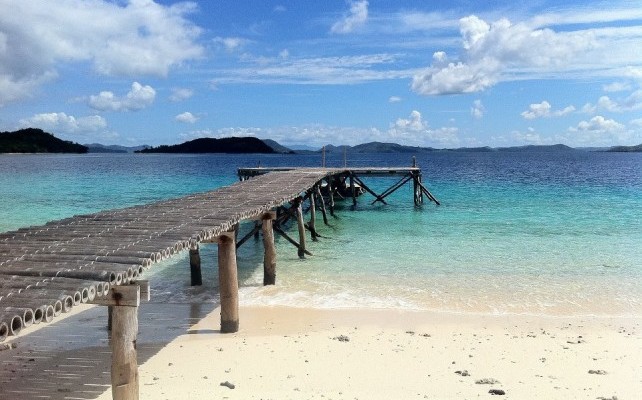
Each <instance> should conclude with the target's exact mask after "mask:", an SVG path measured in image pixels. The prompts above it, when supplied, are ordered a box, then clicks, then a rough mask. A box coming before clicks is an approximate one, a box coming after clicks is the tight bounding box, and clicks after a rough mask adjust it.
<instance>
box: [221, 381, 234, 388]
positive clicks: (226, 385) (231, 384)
mask: <svg viewBox="0 0 642 400" xmlns="http://www.w3.org/2000/svg"><path fill="white" fill-rule="evenodd" d="M221 386H225V387H227V388H230V389H234V388H235V387H236V386H234V384H233V383H230V382H228V381H225V382H221Z"/></svg>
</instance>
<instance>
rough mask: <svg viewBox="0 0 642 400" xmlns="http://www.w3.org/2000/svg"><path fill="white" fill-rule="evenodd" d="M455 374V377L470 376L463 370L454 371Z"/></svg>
mask: <svg viewBox="0 0 642 400" xmlns="http://www.w3.org/2000/svg"><path fill="white" fill-rule="evenodd" d="M455 373H456V374H457V375H461V376H470V374H469V373H468V371H467V370H463V371H455Z"/></svg>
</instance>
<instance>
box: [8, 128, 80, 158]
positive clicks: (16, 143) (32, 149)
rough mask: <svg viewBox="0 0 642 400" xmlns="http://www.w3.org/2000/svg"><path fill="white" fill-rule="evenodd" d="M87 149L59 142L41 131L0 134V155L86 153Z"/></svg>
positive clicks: (63, 141) (62, 141)
mask: <svg viewBox="0 0 642 400" xmlns="http://www.w3.org/2000/svg"><path fill="white" fill-rule="evenodd" d="M87 150H88V149H87V147H86V146H83V145H81V144H78V143H74V142H70V141H67V140H61V139H58V138H57V137H55V136H54V135H52V134H51V133H47V132H45V131H43V130H42V129H35V128H27V129H20V130H18V131H15V132H0V153H77V154H83V153H87Z"/></svg>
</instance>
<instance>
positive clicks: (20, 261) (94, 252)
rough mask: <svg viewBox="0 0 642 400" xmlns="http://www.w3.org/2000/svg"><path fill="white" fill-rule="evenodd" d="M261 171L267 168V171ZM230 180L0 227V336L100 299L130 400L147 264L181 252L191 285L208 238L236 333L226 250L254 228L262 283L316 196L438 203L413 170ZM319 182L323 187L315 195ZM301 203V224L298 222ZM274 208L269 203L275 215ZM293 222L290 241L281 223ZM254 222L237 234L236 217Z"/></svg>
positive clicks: (225, 313)
mask: <svg viewBox="0 0 642 400" xmlns="http://www.w3.org/2000/svg"><path fill="white" fill-rule="evenodd" d="M268 172H269V173H268ZM359 174H361V175H373V176H388V175H401V176H402V178H401V180H400V181H398V182H397V183H395V184H394V185H393V186H392V187H391V188H389V189H388V190H386V191H385V192H383V193H381V194H377V193H375V192H374V191H372V189H370V188H369V187H367V186H366V184H365V183H364V182H363V181H362V180H361V179H360V178H359ZM239 178H240V179H241V180H240V182H237V183H235V184H232V185H229V186H226V187H222V188H219V189H216V190H213V191H209V192H204V193H197V194H192V195H188V196H184V197H181V198H176V199H170V200H166V201H159V202H155V203H151V204H146V205H140V206H134V207H128V208H122V209H117V210H108V211H101V212H97V213H94V214H87V215H77V216H74V217H71V218H67V219H63V220H59V221H52V222H49V223H47V224H45V225H42V226H34V227H29V228H22V229H18V230H16V231H12V232H6V233H1V234H0V342H2V341H4V340H5V339H6V338H7V336H9V335H18V333H19V332H20V331H21V330H22V329H23V328H25V327H28V326H30V325H32V324H38V323H41V322H50V321H52V320H53V319H54V318H55V317H57V316H59V315H60V314H61V313H63V312H67V311H69V310H70V309H71V308H72V307H73V306H75V305H78V304H80V303H92V304H98V305H104V306H109V311H110V313H109V315H110V317H109V324H110V327H112V326H113V329H111V330H112V336H111V337H112V339H111V340H112V343H111V346H112V389H113V397H114V399H137V398H138V374H137V367H136V365H137V364H136V335H137V332H138V319H137V318H138V317H137V311H138V306H139V304H140V301H141V299H142V300H143V301H144V300H145V298H147V299H149V286H148V284H147V282H146V281H144V280H142V279H141V274H142V273H143V272H144V271H145V270H146V269H148V268H150V267H151V266H152V265H153V264H154V263H157V262H160V261H162V260H165V259H167V258H168V257H171V256H173V255H175V254H177V253H179V252H181V251H182V250H189V253H190V257H189V258H190V267H191V273H192V284H193V285H198V284H200V283H201V277H200V256H199V254H198V249H199V243H218V267H219V292H220V299H221V332H222V333H226V332H236V331H237V330H238V324H239V322H238V279H237V275H236V274H237V266H236V254H235V253H236V248H238V247H239V246H240V245H241V244H243V243H244V242H245V241H246V240H247V239H248V238H249V237H251V236H252V235H258V232H259V231H262V233H263V242H264V246H265V256H264V284H274V282H275V267H276V258H275V247H274V233H275V232H276V233H277V234H279V235H281V236H282V237H284V238H285V239H287V240H288V241H289V242H291V243H292V244H293V245H295V246H296V247H297V248H298V250H299V256H301V257H305V255H306V254H308V255H309V254H311V253H310V252H309V251H308V250H307V249H306V247H305V237H306V231H309V232H310V233H311V235H312V239H313V240H315V239H316V236H317V233H316V229H315V225H314V221H315V219H316V217H315V212H316V210H317V209H319V208H320V209H321V210H322V212H323V218H324V222H325V223H327V216H326V200H325V199H326V198H327V199H328V202H329V208H330V213H331V214H333V213H334V194H335V193H337V194H338V195H339V196H341V195H340V194H339V191H337V188H338V187H339V186H342V187H343V189H344V194H345V190H346V189H347V192H348V193H349V195H351V197H352V200H353V202H354V203H355V204H356V197H357V193H356V188H357V187H358V188H359V189H365V191H367V192H369V193H370V194H372V195H373V196H374V197H375V200H374V202H376V201H381V202H382V203H385V197H386V196H388V195H389V194H391V193H392V192H394V191H395V190H397V189H398V188H399V187H401V186H402V185H404V184H405V183H406V182H409V181H410V180H413V183H414V201H415V204H421V202H422V201H423V195H424V194H425V195H426V196H428V198H429V199H430V200H432V201H434V202H435V203H437V204H438V202H437V200H436V199H434V197H433V196H432V195H431V194H430V192H429V191H428V190H427V189H426V188H425V187H424V186H423V184H422V183H421V171H420V170H419V168H416V167H413V168H406V169H403V168H402V169H389V168H361V169H347V168H343V169H341V168H298V169H290V168H283V169H261V168H253V169H240V170H239ZM322 188H323V189H324V190H325V194H322ZM306 200H308V201H309V202H310V206H309V208H308V211H309V212H310V221H309V223H307V224H305V223H304V222H303V211H302V203H303V202H304V201H306ZM274 210H277V212H275V211H274ZM290 218H293V219H296V222H297V225H298V228H299V229H298V231H299V237H298V241H297V240H295V239H293V238H291V237H290V236H288V234H287V233H286V232H285V231H284V230H283V229H282V228H281V226H282V224H284V223H285V222H286V221H287V220H289V219H290ZM252 219H253V220H255V221H256V222H255V225H254V229H253V230H252V231H251V232H250V233H249V234H248V235H246V236H245V237H243V238H241V239H240V240H239V238H238V224H239V223H240V222H241V221H243V220H252Z"/></svg>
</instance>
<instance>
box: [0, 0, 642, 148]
mask: <svg viewBox="0 0 642 400" xmlns="http://www.w3.org/2000/svg"><path fill="white" fill-rule="evenodd" d="M23 127H39V128H42V129H45V130H47V131H49V132H52V133H54V134H55V135H57V136H59V137H61V138H64V139H67V140H73V141H76V142H80V143H92V142H101V143H105V144H123V145H139V144H150V145H158V144H174V143H180V142H183V141H185V140H189V139H194V138H198V137H226V136H257V137H260V138H272V139H275V140H277V141H279V142H280V143H282V144H285V145H308V146H313V147H320V146H322V145H324V144H328V143H333V144H350V145H354V144H358V143H364V142H369V141H375V140H376V141H384V142H396V143H401V144H407V145H420V146H432V147H437V148H443V147H472V146H486V145H488V146H494V147H498V146H512V145H524V144H555V143H564V144H567V145H570V146H610V145H620V144H624V145H632V144H639V143H642V6H641V5H640V3H639V1H607V2H597V1H588V2H587V1H577V2H571V1H560V0H556V1H529V2H515V1H506V2H504V1H492V2H479V1H403V0H400V1H391V0H390V1H388V0H386V1H377V0H370V1H363V0H354V1H353V0H324V1H292V0H290V1H247V0H220V1H219V0H217V1H194V2H175V1H152V0H130V1H124V0H114V1H106V0H84V1H81V0H56V1H50V0H0V130H3V131H4V130H14V129H19V128H23Z"/></svg>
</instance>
